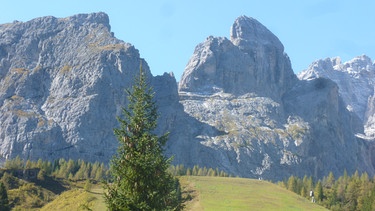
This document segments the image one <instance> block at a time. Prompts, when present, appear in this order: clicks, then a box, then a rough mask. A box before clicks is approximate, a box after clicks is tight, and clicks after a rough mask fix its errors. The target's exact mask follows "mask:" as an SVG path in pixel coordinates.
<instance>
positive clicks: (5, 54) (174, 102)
mask: <svg viewBox="0 0 375 211" xmlns="http://www.w3.org/2000/svg"><path fill="white" fill-rule="evenodd" d="M0 38H1V39H0V155H1V156H2V159H3V160H5V159H10V158H14V157H16V156H17V155H19V156H21V157H22V158H24V159H34V160H35V159H38V158H42V159H49V160H54V159H57V158H66V159H69V158H72V159H85V160H87V161H104V162H108V161H109V159H110V158H111V156H112V155H113V153H114V152H115V150H116V147H117V140H116V138H115V136H114V135H113V128H115V127H117V126H118V122H117V120H116V116H118V115H121V108H122V107H123V106H125V105H126V104H127V99H126V95H125V92H124V89H125V88H128V87H130V86H131V85H132V84H133V78H134V76H135V75H136V74H137V73H138V72H139V64H140V63H142V66H143V68H144V69H145V71H146V73H147V75H148V78H149V80H150V83H151V85H152V86H153V87H154V91H155V92H156V96H155V99H156V101H157V103H158V106H159V111H160V118H159V126H158V129H157V131H156V132H157V133H164V132H166V131H169V132H170V139H169V141H168V144H167V146H166V154H167V155H168V156H170V155H174V163H175V164H184V165H185V166H193V165H200V166H206V167H208V168H210V167H211V168H218V169H220V170H224V171H226V172H228V173H231V174H233V175H238V176H242V177H252V178H256V177H263V178H265V179H272V180H278V179H283V178H286V177H288V176H290V175H292V174H293V175H296V176H303V175H305V174H307V175H312V176H314V177H316V178H320V177H322V176H324V175H327V174H328V172H330V171H332V172H333V173H334V174H335V175H340V174H342V173H343V172H344V170H347V171H348V173H351V172H354V171H355V170H357V169H358V170H359V171H361V172H362V171H367V172H368V173H369V174H370V175H374V173H375V169H374V164H375V163H374V162H375V156H374V155H373V154H374V152H375V151H374V149H375V147H374V144H373V142H372V140H373V139H374V136H375V108H374V105H375V97H374V80H375V77H374V71H375V66H374V63H373V62H372V61H371V59H370V58H368V57H367V56H360V57H357V58H354V59H353V60H351V61H349V62H345V63H341V62H340V61H339V59H338V58H335V59H325V60H319V61H316V62H314V63H313V64H312V65H311V66H310V67H309V68H308V69H307V70H306V71H303V72H301V73H300V74H299V75H298V77H297V76H296V75H295V74H294V73H293V70H292V68H291V63H290V60H289V57H288V56H287V54H286V53H285V52H284V47H283V45H282V43H281V42H280V41H279V39H278V38H277V37H276V36H275V35H274V34H273V33H272V32H270V31H269V30H268V29H267V28H266V27H265V26H263V25H262V24H261V23H259V22H258V21H257V20H255V19H253V18H250V17H246V16H241V17H239V18H237V19H236V20H235V22H234V23H233V25H232V27H231V34H230V38H229V39H228V38H225V37H213V36H210V37H208V38H207V39H206V40H205V41H203V42H202V43H200V44H198V45H197V47H196V49H195V51H194V53H193V55H192V57H191V59H190V61H189V63H188V65H187V66H186V68H185V71H184V74H183V76H182V78H181V80H180V82H179V84H177V83H176V79H175V78H174V76H173V74H167V73H165V74H164V75H162V76H152V74H151V73H150V71H149V67H148V65H147V62H146V61H144V59H142V58H140V56H139V52H138V50H137V49H135V48H134V46H132V45H131V44H129V43H126V42H123V41H121V40H119V39H117V38H115V37H114V35H113V33H111V31H110V25H109V17H108V16H107V15H106V14H104V13H93V14H80V15H75V16H72V17H68V18H61V19H58V18H55V17H42V18H36V19H33V20H31V21H28V22H14V23H8V24H2V25H0Z"/></svg>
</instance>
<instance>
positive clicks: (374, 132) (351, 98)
mask: <svg viewBox="0 0 375 211" xmlns="http://www.w3.org/2000/svg"><path fill="white" fill-rule="evenodd" d="M298 77H299V78H300V79H302V80H310V79H314V78H319V77H324V78H329V79H331V80H333V81H334V82H335V83H337V85H338V87H339V93H340V96H341V97H342V98H343V100H344V102H345V104H346V107H347V109H348V110H349V111H352V112H354V113H355V114H357V115H358V117H359V118H360V119H361V120H362V122H363V125H365V134H366V136H367V137H372V138H374V137H375V127H374V125H373V124H372V123H371V122H373V116H374V115H375V114H374V110H373V107H374V104H373V102H372V101H371V99H372V98H373V96H374V84H375V65H374V64H373V62H372V60H371V59H370V58H369V57H368V56H366V55H362V56H358V57H356V58H354V59H352V60H350V61H348V62H344V63H342V62H341V59H340V58H339V57H337V58H327V59H324V60H317V61H315V62H313V63H312V64H311V65H310V66H309V68H308V69H307V70H305V71H303V72H301V73H300V74H299V75H298Z"/></svg>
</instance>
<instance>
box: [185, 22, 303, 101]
mask: <svg viewBox="0 0 375 211" xmlns="http://www.w3.org/2000/svg"><path fill="white" fill-rule="evenodd" d="M295 81H296V77H295V75H294V73H293V70H292V68H291V64H290V61H289V57H288V56H287V55H286V54H285V53H284V46H283V45H282V44H281V42H280V41H279V39H278V38H277V37H276V36H275V35H274V34H272V33H271V32H270V31H269V30H268V29H267V28H266V27H265V26H263V25H262V24H261V23H259V22H258V21H257V20H255V19H253V18H249V17H246V16H241V17H239V18H237V19H236V20H235V22H234V24H233V26H232V27H231V36H230V40H228V39H227V38H224V37H208V38H207V39H206V41H204V42H203V43H201V44H199V45H198V46H197V47H196V49H195V52H194V54H193V56H192V57H191V59H190V61H189V63H188V65H187V66H186V68H185V71H184V74H183V76H182V78H181V80H180V84H179V90H180V92H200V93H216V92H221V91H223V92H225V93H232V94H235V95H242V94H246V93H249V92H252V93H257V94H258V95H259V96H269V97H272V98H273V99H276V100H278V99H279V98H280V97H281V96H282V95H283V94H284V93H285V91H286V90H288V89H289V88H290V87H291V86H292V85H293V83H295Z"/></svg>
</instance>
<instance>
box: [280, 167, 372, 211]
mask: <svg viewBox="0 0 375 211" xmlns="http://www.w3.org/2000/svg"><path fill="white" fill-rule="evenodd" d="M279 185H281V186H283V187H285V188H287V189H288V190H290V191H293V192H295V193H297V194H299V195H301V196H303V197H305V198H308V199H309V200H312V196H311V195H310V192H311V191H313V193H314V195H313V196H314V199H315V201H316V203H318V204H320V205H322V206H324V207H326V208H327V209H329V210H374V209H375V177H373V178H369V176H368V174H367V173H366V172H363V173H362V174H359V173H358V171H356V172H355V173H354V174H353V175H351V176H349V175H348V174H347V172H346V171H345V172H344V174H343V175H342V176H340V177H338V178H335V176H334V175H333V173H332V172H331V173H329V175H328V176H325V177H323V179H321V180H317V181H316V182H314V180H313V179H312V177H308V176H304V177H303V178H302V179H301V178H298V177H295V176H290V177H289V179H288V180H285V181H282V182H279Z"/></svg>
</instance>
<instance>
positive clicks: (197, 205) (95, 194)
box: [42, 177, 326, 211]
mask: <svg viewBox="0 0 375 211" xmlns="http://www.w3.org/2000/svg"><path fill="white" fill-rule="evenodd" d="M180 181H181V185H182V186H183V190H184V192H183V194H184V198H185V199H186V200H187V202H186V203H185V205H186V207H185V210H194V211H199V210H326V209H325V208H323V207H321V206H319V205H317V204H312V203H311V202H310V201H308V200H307V199H305V198H302V197H301V196H298V195H297V194H295V193H293V192H290V191H288V190H286V189H284V188H282V187H279V186H277V185H275V184H272V183H270V182H266V181H258V180H252V179H243V178H228V177H181V178H180ZM100 193H101V190H100V187H99V186H96V187H94V188H93V189H91V190H90V191H89V192H86V191H84V190H70V191H67V192H64V193H63V194H61V195H60V196H59V197H57V198H56V199H55V200H54V201H53V202H51V203H50V204H48V205H46V206H45V207H43V208H42V210H46V211H47V210H51V209H56V208H58V209H59V210H85V209H86V208H90V209H92V210H103V208H104V207H105V204H104V200H103V198H101V195H100Z"/></svg>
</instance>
